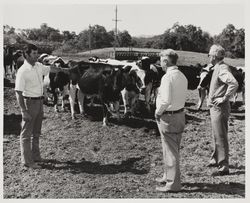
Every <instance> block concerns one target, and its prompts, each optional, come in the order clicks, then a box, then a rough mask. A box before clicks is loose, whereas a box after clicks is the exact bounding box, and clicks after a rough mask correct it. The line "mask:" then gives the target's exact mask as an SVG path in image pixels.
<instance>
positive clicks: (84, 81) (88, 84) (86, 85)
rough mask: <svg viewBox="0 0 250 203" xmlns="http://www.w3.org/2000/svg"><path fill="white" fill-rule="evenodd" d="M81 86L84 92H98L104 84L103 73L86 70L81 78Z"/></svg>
mask: <svg viewBox="0 0 250 203" xmlns="http://www.w3.org/2000/svg"><path fill="white" fill-rule="evenodd" d="M78 85H79V88H80V90H81V91H82V92H83V93H84V94H90V95H91V94H98V93H99V91H100V88H102V86H104V82H103V78H102V75H101V73H96V72H93V71H86V72H85V73H84V74H83V75H82V77H81V78H80V80H79V84H78Z"/></svg>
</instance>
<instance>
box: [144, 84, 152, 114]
mask: <svg viewBox="0 0 250 203" xmlns="http://www.w3.org/2000/svg"><path fill="white" fill-rule="evenodd" d="M152 85H153V84H152V82H150V83H149V84H148V85H147V86H146V88H145V105H146V109H147V111H148V113H150V98H151V91H152Z"/></svg>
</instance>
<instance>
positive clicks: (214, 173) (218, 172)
mask: <svg viewBox="0 0 250 203" xmlns="http://www.w3.org/2000/svg"><path fill="white" fill-rule="evenodd" d="M226 175H229V170H226V171H216V172H213V173H212V176H226Z"/></svg>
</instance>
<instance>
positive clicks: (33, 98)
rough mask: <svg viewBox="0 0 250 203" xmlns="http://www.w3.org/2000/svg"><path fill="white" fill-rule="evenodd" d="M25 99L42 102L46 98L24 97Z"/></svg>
mask: <svg viewBox="0 0 250 203" xmlns="http://www.w3.org/2000/svg"><path fill="white" fill-rule="evenodd" d="M23 98H24V99H31V100H41V99H43V98H44V97H43V96H41V97H25V96H24V97H23Z"/></svg>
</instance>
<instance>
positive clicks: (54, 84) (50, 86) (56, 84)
mask: <svg viewBox="0 0 250 203" xmlns="http://www.w3.org/2000/svg"><path fill="white" fill-rule="evenodd" d="M38 61H39V62H42V63H43V64H44V65H52V64H54V65H56V66H60V67H62V68H68V64H66V63H65V62H64V61H63V59H62V58H60V57H57V56H51V55H48V54H42V55H41V56H40V57H39V59H38ZM69 81H70V80H69V75H68V74H67V73H64V72H62V71H60V72H57V73H52V72H50V73H49V74H48V75H47V76H45V77H44V96H45V102H47V100H48V92H47V91H50V92H51V93H52V95H53V106H54V109H55V111H56V112H58V111H59V109H58V94H59V93H61V95H62V110H63V111H64V110H65V101H64V100H65V99H66V95H67V94H68V85H69Z"/></svg>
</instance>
